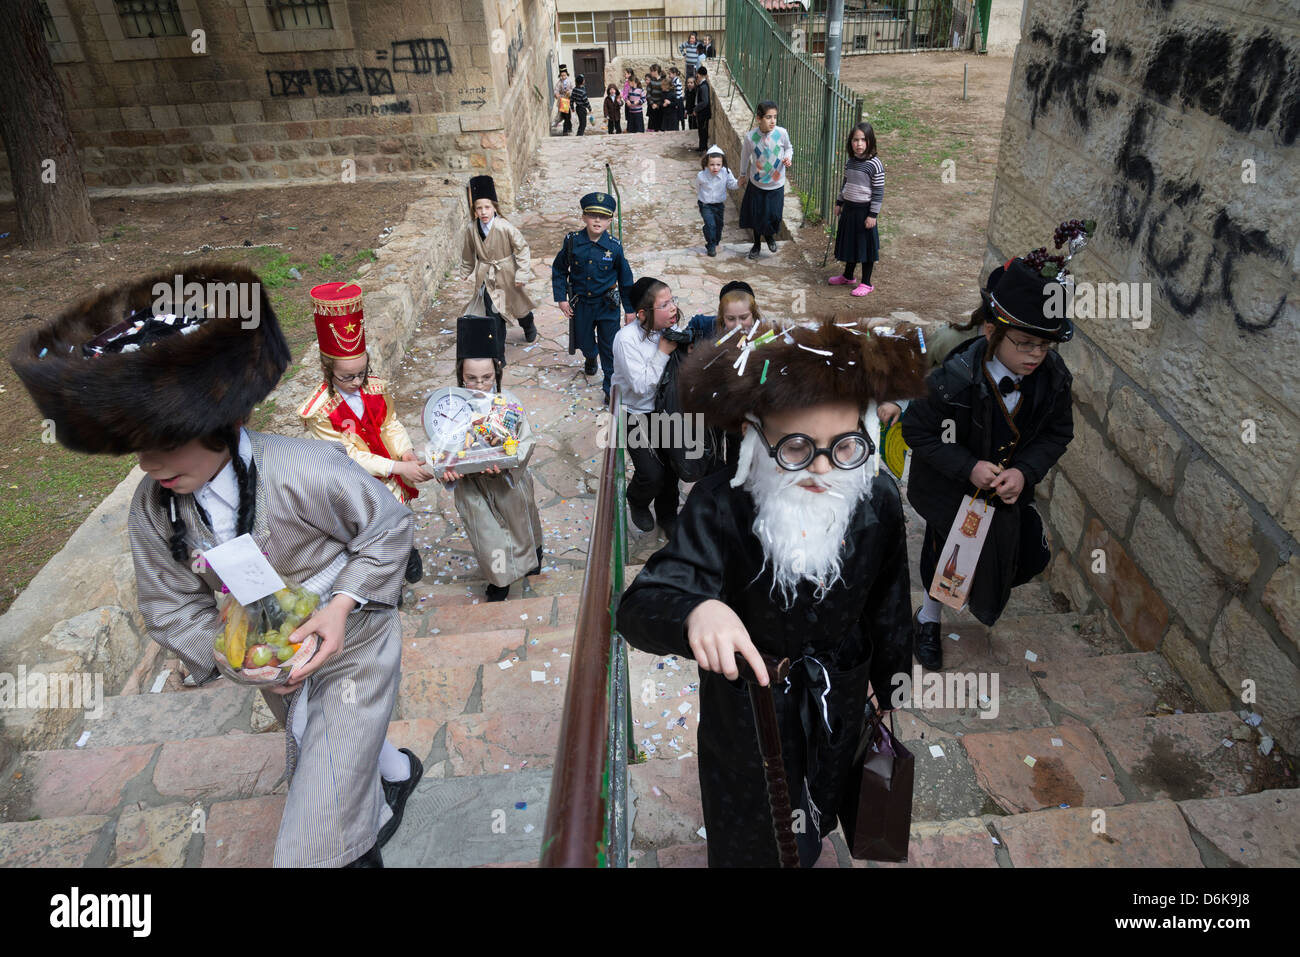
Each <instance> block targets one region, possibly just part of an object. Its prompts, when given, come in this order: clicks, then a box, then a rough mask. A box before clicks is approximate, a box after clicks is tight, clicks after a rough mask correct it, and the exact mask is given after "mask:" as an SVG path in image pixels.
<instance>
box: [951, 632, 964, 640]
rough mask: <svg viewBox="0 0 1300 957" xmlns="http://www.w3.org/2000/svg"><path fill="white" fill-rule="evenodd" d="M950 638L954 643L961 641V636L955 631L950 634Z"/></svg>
mask: <svg viewBox="0 0 1300 957" xmlns="http://www.w3.org/2000/svg"><path fill="white" fill-rule="evenodd" d="M948 637H949V638H951V639H952V640H953V641H961V635H959V634H957V632H955V631H950V632H948Z"/></svg>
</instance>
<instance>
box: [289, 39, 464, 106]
mask: <svg viewBox="0 0 1300 957" xmlns="http://www.w3.org/2000/svg"><path fill="white" fill-rule="evenodd" d="M389 52H390V51H389V50H376V51H375V55H374V56H375V59H376V60H388V61H389V64H390V66H361V67H358V66H335V67H315V68H312V69H309V70H267V71H266V82H267V84H268V85H269V86H270V88H271V96H277V97H278V96H308V95H310V94H312V93H313V92H314V94H315V95H316V96H347V95H348V94H357V93H364V94H365V95H367V96H392V95H394V94H395V93H396V90H395V89H394V87H393V73H410V74H413V75H416V76H423V75H428V74H432V75H434V76H443V75H444V74H449V73H451V72H452V63H451V52H450V51H449V50H448V49H447V43H446V41H445V40H443V39H441V38H423V39H416V40H394V41H393V43H392V47H391V54H392V58H391V59H389Z"/></svg>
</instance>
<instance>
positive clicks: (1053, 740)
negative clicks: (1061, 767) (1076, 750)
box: [1052, 738, 1065, 748]
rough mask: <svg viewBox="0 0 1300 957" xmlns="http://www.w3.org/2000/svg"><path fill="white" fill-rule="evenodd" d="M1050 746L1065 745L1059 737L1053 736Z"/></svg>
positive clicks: (1059, 746) (1061, 746) (1060, 746)
mask: <svg viewBox="0 0 1300 957" xmlns="http://www.w3.org/2000/svg"><path fill="white" fill-rule="evenodd" d="M1052 747H1054V748H1063V747H1065V742H1064V741H1062V740H1061V739H1060V738H1053V739H1052Z"/></svg>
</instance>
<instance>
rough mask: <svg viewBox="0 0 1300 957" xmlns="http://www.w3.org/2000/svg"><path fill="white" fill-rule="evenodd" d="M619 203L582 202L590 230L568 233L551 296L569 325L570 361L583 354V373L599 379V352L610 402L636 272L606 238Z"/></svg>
mask: <svg viewBox="0 0 1300 957" xmlns="http://www.w3.org/2000/svg"><path fill="white" fill-rule="evenodd" d="M617 209H618V201H617V200H615V199H614V197H613V196H610V195H609V194H608V193H588V194H587V195H586V196H584V197H582V221H583V222H584V223H585V224H586V226H587V228H586V229H584V230H580V231H579V232H575V233H569V234H567V235H566V236H565V237H564V245H563V246H562V247H561V248H560V251H559V252H558V253H556V255H555V261H554V262H553V263H551V293H552V294H553V295H554V297H555V302H556V304H557V305H558V306H559V307H560V312H562V313H564V315H565V316H566V317H567V318H568V319H569V355H573V353H574V352H575V351H576V350H578V349H581V350H582V354H583V355H584V356H586V358H587V363H586V366H585V367H584V368H583V372H585V373H586V374H587V375H595V374H596V355H597V351H596V350H597V347H599V350H600V353H599V354H600V367H601V369H602V370H603V371H604V373H605V380H604V382H603V384H602V385H601V389H602V390H603V391H604V393H605V402H606V403H607V404H608V402H609V382H610V378H611V376H613V374H614V336H615V335H617V334H618V328H619V320H618V315H619V304H620V302H621V303H622V307H623V321H624V322H631V321H632V320H633V319H634V318H636V316H635V315H634V310H635V307H634V306H633V304H632V268H631V267H630V266H629V265H628V264H627V260H626V259H625V258H624V257H623V245H622V243H620V242H619V241H618V240H617V239H615V238H614V237H613V236H611V235H610V234H609V232H608V229H609V224H610V220H611V219H613V217H614V212H615V210H617Z"/></svg>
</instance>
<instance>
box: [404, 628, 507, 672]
mask: <svg viewBox="0 0 1300 957" xmlns="http://www.w3.org/2000/svg"><path fill="white" fill-rule="evenodd" d="M520 624H522V622H520ZM527 646H528V629H526V628H507V629H504V630H502V631H473V632H469V633H468V634H464V633H462V634H453V635H441V634H440V635H430V634H423V635H415V636H411V637H408V638H405V639H404V640H403V641H402V672H403V673H406V672H410V671H421V670H423V669H425V668H436V667H445V668H449V667H457V666H460V665H481V664H491V663H494V662H496V661H499V660H501V659H502V658H504V657H509V656H510V655H514V654H519V653H520V652H521V651H522V650H523V649H524V648H526V647H527Z"/></svg>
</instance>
